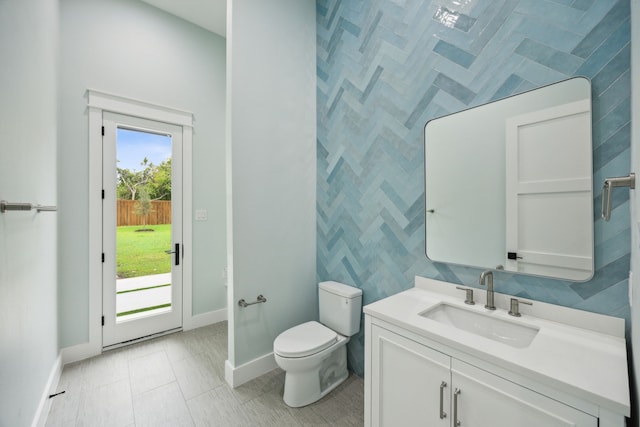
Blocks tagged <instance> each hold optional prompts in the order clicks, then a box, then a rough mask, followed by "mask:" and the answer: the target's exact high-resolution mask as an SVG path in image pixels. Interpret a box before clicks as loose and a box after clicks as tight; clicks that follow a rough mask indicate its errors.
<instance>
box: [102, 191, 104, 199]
mask: <svg viewBox="0 0 640 427" xmlns="http://www.w3.org/2000/svg"><path fill="white" fill-rule="evenodd" d="M102 200H104V190H102Z"/></svg>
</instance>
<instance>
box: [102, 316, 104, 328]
mask: <svg viewBox="0 0 640 427" xmlns="http://www.w3.org/2000/svg"><path fill="white" fill-rule="evenodd" d="M102 326H104V316H102Z"/></svg>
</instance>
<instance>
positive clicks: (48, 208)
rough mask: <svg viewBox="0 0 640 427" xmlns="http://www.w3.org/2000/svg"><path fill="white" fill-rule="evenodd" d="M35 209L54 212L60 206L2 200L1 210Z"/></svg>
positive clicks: (0, 203) (3, 211) (0, 202)
mask: <svg viewBox="0 0 640 427" xmlns="http://www.w3.org/2000/svg"><path fill="white" fill-rule="evenodd" d="M31 210H35V211H38V212H54V211H57V210H58V208H57V207H56V206H43V205H38V204H33V203H10V202H7V201H6V200H0V212H2V213H5V212H6V211H31Z"/></svg>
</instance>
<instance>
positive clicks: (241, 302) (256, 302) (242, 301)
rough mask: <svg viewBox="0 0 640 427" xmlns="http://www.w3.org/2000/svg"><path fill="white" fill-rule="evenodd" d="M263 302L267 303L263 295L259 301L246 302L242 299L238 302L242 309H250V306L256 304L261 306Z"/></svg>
mask: <svg viewBox="0 0 640 427" xmlns="http://www.w3.org/2000/svg"><path fill="white" fill-rule="evenodd" d="M261 302H267V299H266V298H265V297H263V296H262V295H258V299H257V300H256V301H254V302H246V301H245V300H244V299H241V300H240V301H238V305H239V306H240V307H248V306H250V305H254V304H260V303H261Z"/></svg>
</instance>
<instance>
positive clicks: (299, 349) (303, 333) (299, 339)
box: [273, 321, 338, 357]
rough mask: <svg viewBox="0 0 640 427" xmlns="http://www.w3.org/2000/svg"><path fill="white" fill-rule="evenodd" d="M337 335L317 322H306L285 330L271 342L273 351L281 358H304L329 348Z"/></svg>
mask: <svg viewBox="0 0 640 427" xmlns="http://www.w3.org/2000/svg"><path fill="white" fill-rule="evenodd" d="M337 340H338V334H336V333H335V332H334V331H333V330H331V329H329V328H327V327H326V326H324V325H323V324H321V323H318V322H314V321H312V322H306V323H303V324H301V325H298V326H294V327H293V328H291V329H287V330H286V331H284V332H283V333H281V334H280V335H278V337H277V338H276V339H275V341H274V342H273V349H274V351H275V352H276V353H277V354H278V355H280V356H282V357H305V356H309V355H311V354H315V353H318V352H319V351H322V350H324V349H325V348H327V347H330V346H331V345H333V344H334V343H335V342H336V341H337Z"/></svg>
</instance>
